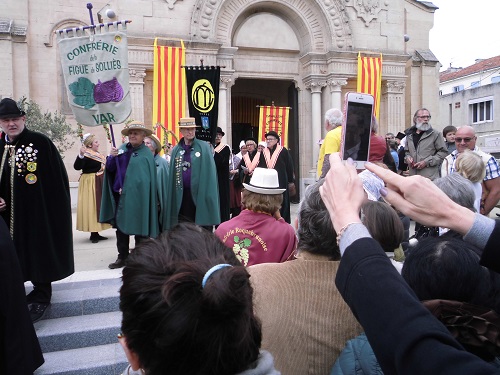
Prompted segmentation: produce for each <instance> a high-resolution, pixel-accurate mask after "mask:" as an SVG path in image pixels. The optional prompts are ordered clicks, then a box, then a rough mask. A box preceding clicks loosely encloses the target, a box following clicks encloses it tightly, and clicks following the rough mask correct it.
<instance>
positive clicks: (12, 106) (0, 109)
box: [0, 98, 26, 118]
mask: <svg viewBox="0 0 500 375" xmlns="http://www.w3.org/2000/svg"><path fill="white" fill-rule="evenodd" d="M24 115H26V113H25V112H24V111H21V110H20V109H19V107H18V106H17V103H16V102H15V101H14V100H12V99H11V98H5V99H2V101H0V118H18V117H22V116H24Z"/></svg>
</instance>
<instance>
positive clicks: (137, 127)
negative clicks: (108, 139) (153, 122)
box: [122, 121, 153, 137]
mask: <svg viewBox="0 0 500 375" xmlns="http://www.w3.org/2000/svg"><path fill="white" fill-rule="evenodd" d="M130 130H143V131H144V132H145V133H146V137H149V136H150V135H151V134H153V131H152V130H151V129H149V128H147V127H146V126H145V125H144V124H143V123H142V122H140V121H132V122H131V123H129V124H128V125H127V126H125V128H124V129H123V130H122V134H123V135H125V136H128V133H129V131H130Z"/></svg>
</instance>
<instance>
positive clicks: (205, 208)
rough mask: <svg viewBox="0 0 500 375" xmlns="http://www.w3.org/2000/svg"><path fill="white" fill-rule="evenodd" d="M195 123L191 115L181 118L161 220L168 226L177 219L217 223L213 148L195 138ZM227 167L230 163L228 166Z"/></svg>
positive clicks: (217, 210) (217, 203)
mask: <svg viewBox="0 0 500 375" xmlns="http://www.w3.org/2000/svg"><path fill="white" fill-rule="evenodd" d="M196 127H197V125H196V123H195V119H194V118H192V117H187V118H181V119H180V121H179V128H180V132H181V134H182V136H183V138H181V140H180V142H179V144H177V145H176V146H175V147H174V149H173V150H172V156H171V159H170V173H169V175H170V179H169V181H168V185H167V202H169V205H168V207H167V209H166V210H164V211H163V215H164V216H163V223H164V227H165V228H166V229H170V228H171V227H173V226H174V225H176V224H177V223H178V222H180V221H190V222H194V223H196V224H198V225H200V226H203V227H207V229H208V227H212V226H213V225H218V224H220V208H219V190H218V183H217V172H216V169H215V162H214V158H213V153H212V150H211V149H210V146H209V145H208V143H206V142H203V141H200V140H199V139H196V132H195V131H196ZM228 167H229V166H228Z"/></svg>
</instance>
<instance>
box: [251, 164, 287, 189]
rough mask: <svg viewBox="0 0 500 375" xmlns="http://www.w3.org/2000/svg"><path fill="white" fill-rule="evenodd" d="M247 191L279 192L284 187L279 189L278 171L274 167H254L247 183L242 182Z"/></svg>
mask: <svg viewBox="0 0 500 375" xmlns="http://www.w3.org/2000/svg"><path fill="white" fill-rule="evenodd" d="M243 186H244V187H245V189H247V190H248V191H251V192H253V193H258V194H269V195H274V194H281V193H283V192H284V191H285V189H280V188H279V187H280V184H279V180H278V172H277V171H276V169H269V168H255V169H254V171H253V174H252V179H251V180H250V183H249V184H245V183H243Z"/></svg>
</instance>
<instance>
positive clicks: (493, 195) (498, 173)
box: [441, 126, 500, 215]
mask: <svg viewBox="0 0 500 375" xmlns="http://www.w3.org/2000/svg"><path fill="white" fill-rule="evenodd" d="M476 140H477V137H476V132H475V131H474V128H473V127H472V126H461V127H459V128H458V129H457V132H456V133H455V145H456V150H455V151H453V152H452V153H451V154H450V155H448V156H447V157H446V158H445V159H444V161H443V165H442V166H441V175H442V176H446V175H448V174H451V173H453V172H455V162H456V160H457V157H458V155H459V154H461V153H463V152H465V151H466V150H471V151H473V152H475V153H476V154H478V155H479V156H481V159H483V162H484V164H485V168H486V175H485V177H484V179H483V197H485V196H486V197H485V198H484V200H482V201H481V214H483V215H488V214H489V213H490V211H491V210H492V209H493V208H494V207H495V206H496V204H497V203H498V200H499V199H500V168H499V166H498V163H497V161H496V159H495V158H494V157H493V156H491V155H490V154H488V153H486V152H483V151H481V150H480V149H479V148H478V147H477V146H476Z"/></svg>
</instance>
